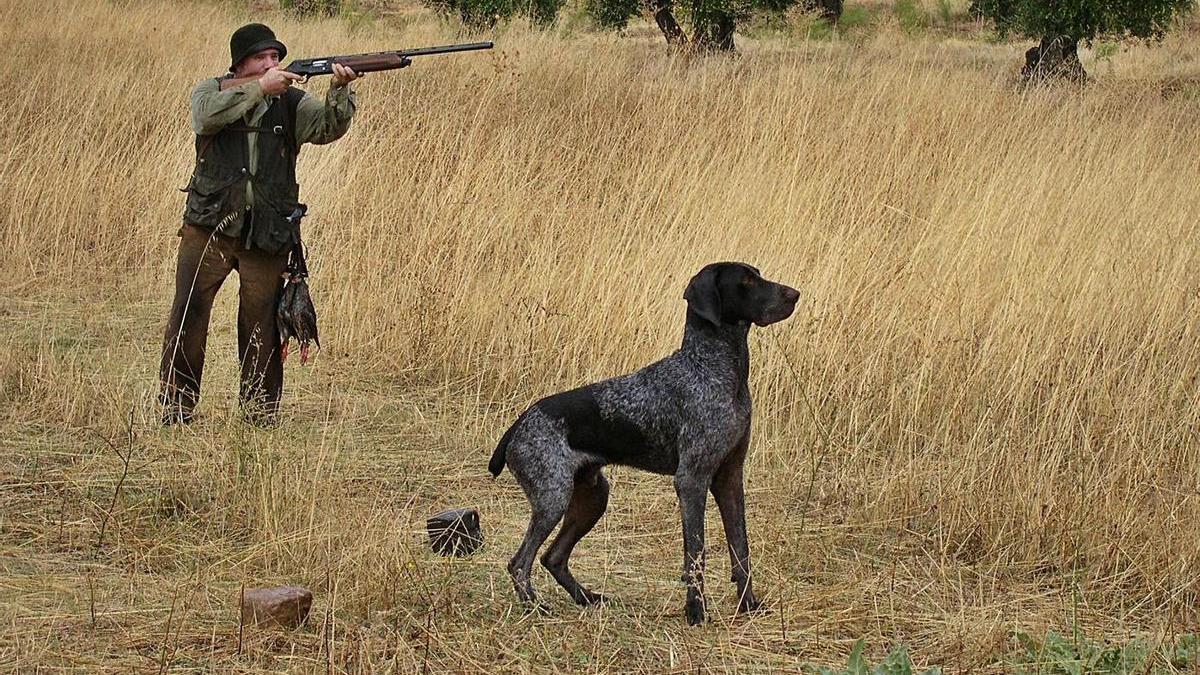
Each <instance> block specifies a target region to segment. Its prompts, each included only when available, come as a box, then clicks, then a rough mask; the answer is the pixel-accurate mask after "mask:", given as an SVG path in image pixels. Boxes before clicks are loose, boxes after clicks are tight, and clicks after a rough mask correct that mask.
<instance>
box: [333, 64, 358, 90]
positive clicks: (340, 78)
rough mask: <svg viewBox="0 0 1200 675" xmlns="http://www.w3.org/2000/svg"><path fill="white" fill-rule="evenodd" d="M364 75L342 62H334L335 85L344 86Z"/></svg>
mask: <svg viewBox="0 0 1200 675" xmlns="http://www.w3.org/2000/svg"><path fill="white" fill-rule="evenodd" d="M360 77H362V76H361V75H359V74H358V73H356V72H354V71H353V70H350V69H349V68H347V67H346V66H343V65H342V64H340V63H334V64H333V86H335V87H342V86H345V85H347V84H350V83H351V82H353V81H355V80H357V79H358V78H360Z"/></svg>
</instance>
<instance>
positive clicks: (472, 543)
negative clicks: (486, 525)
mask: <svg viewBox="0 0 1200 675" xmlns="http://www.w3.org/2000/svg"><path fill="white" fill-rule="evenodd" d="M426 529H428V531H429V547H430V548H432V549H433V551H434V552H435V553H439V554H441V555H446V556H450V555H452V556H456V557H463V556H468V555H471V554H472V553H474V552H475V551H476V550H477V549H478V548H479V547H480V546H482V545H483V531H482V530H481V529H480V527H479V512H478V511H476V510H475V509H451V510H450V511H443V512H442V513H439V514H437V515H436V516H431V517H430V518H429V520H428V521H427V522H426Z"/></svg>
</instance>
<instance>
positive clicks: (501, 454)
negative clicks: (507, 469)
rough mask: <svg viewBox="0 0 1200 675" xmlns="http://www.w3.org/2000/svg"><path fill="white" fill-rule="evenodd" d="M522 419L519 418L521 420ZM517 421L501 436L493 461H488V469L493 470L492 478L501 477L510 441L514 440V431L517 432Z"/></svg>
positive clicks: (493, 454)
mask: <svg viewBox="0 0 1200 675" xmlns="http://www.w3.org/2000/svg"><path fill="white" fill-rule="evenodd" d="M520 421H521V420H519V419H518V420H517V422H520ZM517 422H514V423H513V425H512V426H511V427H509V428H508V431H506V432H504V435H503V436H501V437H500V442H499V443H498V444H497V445H496V450H495V452H493V453H492V461H490V462H488V471H491V472H492V478H499V477H500V472H501V471H503V470H504V463H505V461H506V459H505V456H506V455H507V454H508V443H509V441H511V440H512V437H513V433H515V432H516V429H517Z"/></svg>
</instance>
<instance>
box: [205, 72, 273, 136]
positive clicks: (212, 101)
mask: <svg viewBox="0 0 1200 675" xmlns="http://www.w3.org/2000/svg"><path fill="white" fill-rule="evenodd" d="M262 101H263V90H262V86H260V85H259V84H258V82H257V81H254V82H248V83H246V84H243V85H242V86H240V87H233V88H232V89H226V90H225V91H221V83H220V82H218V81H217V79H216V78H215V77H210V78H208V79H206V80H203V81H201V82H200V84H197V85H196V87H195V88H194V89H192V130H193V131H195V132H196V134H197V135H199V136H208V135H210V134H215V133H217V132H218V131H220V130H221V129H224V128H225V127H226V126H228V125H230V124H233V123H234V122H236V121H238V120H240V119H242V118H243V117H244V116H245V115H246V113H247V112H250V111H251V110H253V109H254V107H255V106H257V105H258V104H259V103H262Z"/></svg>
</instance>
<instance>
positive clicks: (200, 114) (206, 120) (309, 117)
mask: <svg viewBox="0 0 1200 675" xmlns="http://www.w3.org/2000/svg"><path fill="white" fill-rule="evenodd" d="M355 99H356V97H355V94H354V92H353V91H351V89H350V86H349V85H343V86H341V87H333V86H331V87H329V91H328V92H327V93H326V94H325V96H324V99H320V98H317V97H316V96H313V95H312V94H309V93H307V92H306V93H305V94H304V98H302V99H301V100H300V104H299V105H298V106H297V108H296V122H295V124H296V145H297V146H300V145H303V144H304V143H314V144H317V145H322V144H325V143H332V142H333V141H336V140H337V139H339V138H341V137H342V136H344V135H345V134H346V132H347V131H349V130H350V119H351V118H352V117H354V110H355ZM264 100H265V99H264V96H263V91H262V87H261V86H260V85H259V84H258V82H257V81H254V82H249V83H247V84H243V85H241V86H240V87H233V88H231V89H226V90H224V91H221V84H220V82H218V81H217V79H216V78H211V77H210V78H208V79H205V80H203V81H201V82H200V83H199V84H197V85H196V87H195V88H194V89H192V129H193V130H194V131H195V132H196V134H197V135H200V136H207V135H210V134H215V133H217V132H218V131H220V130H221V129H223V128H225V127H226V126H228V125H230V124H233V123H235V122H238V121H240V120H244V118H245V117H246V115H247V113H251V112H252V111H255V109H256V108H257V107H258V106H259V104H260V103H262V102H263V101H264ZM257 112H259V113H261V110H259V111H257ZM251 154H253V153H251Z"/></svg>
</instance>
